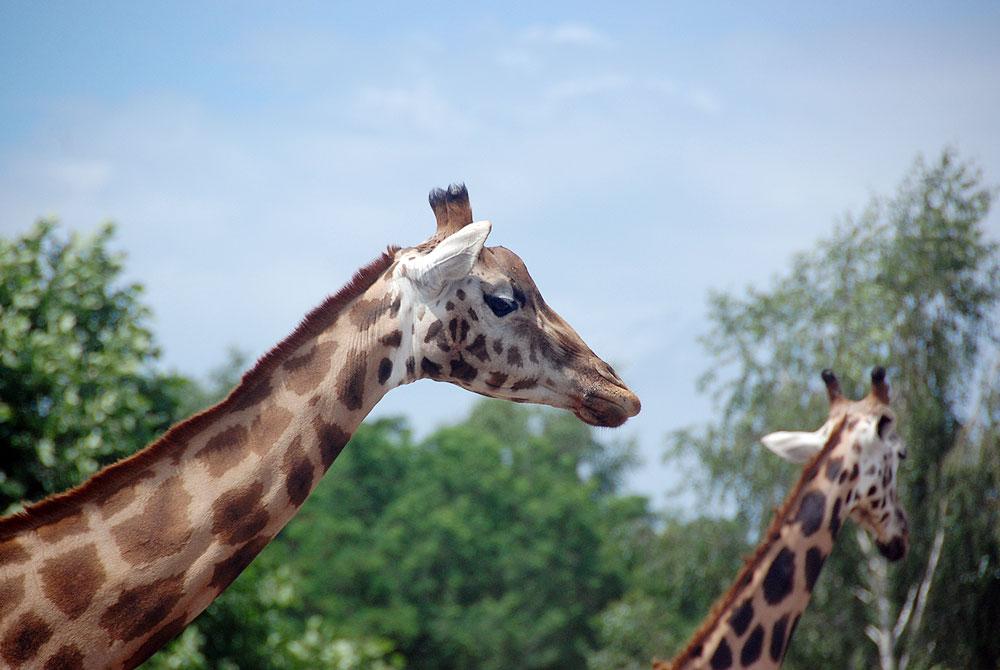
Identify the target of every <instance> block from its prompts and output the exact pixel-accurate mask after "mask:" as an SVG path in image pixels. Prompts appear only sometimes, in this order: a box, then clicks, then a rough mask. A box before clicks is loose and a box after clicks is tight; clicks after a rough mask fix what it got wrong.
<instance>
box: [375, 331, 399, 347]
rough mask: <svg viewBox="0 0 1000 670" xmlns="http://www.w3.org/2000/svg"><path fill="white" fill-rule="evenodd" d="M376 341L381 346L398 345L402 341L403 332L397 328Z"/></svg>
mask: <svg viewBox="0 0 1000 670" xmlns="http://www.w3.org/2000/svg"><path fill="white" fill-rule="evenodd" d="M378 341H379V343H380V344H381V345H382V346H383V347H393V348H395V347H398V346H399V345H400V343H401V342H402V341H403V332H402V331H401V330H399V329H398V328H397V329H396V330H394V331H392V332H391V333H389V334H388V335H383V336H382V337H380V338H379V340H378Z"/></svg>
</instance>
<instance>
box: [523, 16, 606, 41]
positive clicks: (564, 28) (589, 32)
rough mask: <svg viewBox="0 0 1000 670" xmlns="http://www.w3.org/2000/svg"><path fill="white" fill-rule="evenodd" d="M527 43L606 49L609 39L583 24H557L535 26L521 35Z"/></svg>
mask: <svg viewBox="0 0 1000 670" xmlns="http://www.w3.org/2000/svg"><path fill="white" fill-rule="evenodd" d="M523 38H524V40H525V41H527V42H533V43H536V44H551V45H555V46H573V47H607V46H611V44H612V41H611V39H610V38H609V37H608V36H607V35H605V34H604V33H601V32H600V31H598V30H596V29H594V28H592V27H591V26H588V25H586V24H584V23H574V22H567V23H557V24H555V25H551V26H541V25H535V26H531V27H529V28H527V29H526V30H525V31H524V33H523Z"/></svg>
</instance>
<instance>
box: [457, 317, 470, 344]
mask: <svg viewBox="0 0 1000 670" xmlns="http://www.w3.org/2000/svg"><path fill="white" fill-rule="evenodd" d="M468 336H469V322H468V321H466V320H465V319H462V320H461V321H460V322H459V324H458V341H459V342H465V340H466V339H467V338H468Z"/></svg>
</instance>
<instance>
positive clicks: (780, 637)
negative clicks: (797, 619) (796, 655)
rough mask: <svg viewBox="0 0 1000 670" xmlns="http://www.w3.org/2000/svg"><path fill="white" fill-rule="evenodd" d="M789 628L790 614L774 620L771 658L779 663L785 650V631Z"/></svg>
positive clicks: (770, 648) (770, 649)
mask: <svg viewBox="0 0 1000 670" xmlns="http://www.w3.org/2000/svg"><path fill="white" fill-rule="evenodd" d="M787 628H788V615H787V614H785V615H783V616H782V617H781V618H780V619H778V620H777V621H775V622H774V627H773V628H771V644H770V647H769V651H770V653H771V660H772V661H774V662H775V663H777V662H778V661H780V660H781V657H782V656H783V655H784V654H783V652H784V651H785V632H786V630H787Z"/></svg>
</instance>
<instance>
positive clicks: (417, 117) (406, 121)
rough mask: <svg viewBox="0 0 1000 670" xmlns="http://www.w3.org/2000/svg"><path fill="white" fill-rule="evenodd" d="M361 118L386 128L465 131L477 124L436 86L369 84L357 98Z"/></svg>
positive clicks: (358, 113)
mask: <svg viewBox="0 0 1000 670" xmlns="http://www.w3.org/2000/svg"><path fill="white" fill-rule="evenodd" d="M355 112H356V116H357V119H358V120H359V122H361V123H362V124H363V125H369V126H371V125H374V126H376V127H381V128H382V129H392V128H401V129H416V130H418V131H422V132H429V133H442V132H448V133H465V132H468V131H469V130H471V128H472V127H473V124H472V122H471V121H470V119H469V117H468V116H467V115H465V114H464V113H462V112H460V111H459V110H458V109H456V108H455V107H454V106H453V105H452V104H451V103H450V102H449V101H448V100H447V99H446V98H445V97H444V96H442V95H440V94H439V93H438V92H437V91H436V90H435V88H434V87H433V86H431V85H430V84H428V83H426V82H424V83H418V84H416V85H413V86H385V87H380V86H366V87H364V88H363V89H361V91H360V92H359V93H358V95H357V97H356V99H355Z"/></svg>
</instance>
